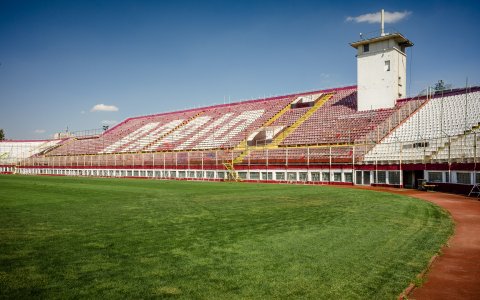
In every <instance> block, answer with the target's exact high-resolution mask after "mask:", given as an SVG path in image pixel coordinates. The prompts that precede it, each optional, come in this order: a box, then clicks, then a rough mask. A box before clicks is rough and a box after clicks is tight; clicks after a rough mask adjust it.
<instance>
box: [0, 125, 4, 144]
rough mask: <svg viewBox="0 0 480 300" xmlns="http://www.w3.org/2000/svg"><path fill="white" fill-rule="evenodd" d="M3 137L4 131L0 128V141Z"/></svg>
mask: <svg viewBox="0 0 480 300" xmlns="http://www.w3.org/2000/svg"><path fill="white" fill-rule="evenodd" d="M4 139H5V133H4V132H3V129H1V128H0V141H3V140H4Z"/></svg>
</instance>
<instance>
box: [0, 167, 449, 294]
mask: <svg viewBox="0 0 480 300" xmlns="http://www.w3.org/2000/svg"><path fill="white" fill-rule="evenodd" d="M452 227H453V225H452V221H451V219H450V217H449V216H448V215H447V214H446V213H445V212H444V211H442V210H441V209H440V208H439V207H437V206H434V205H432V204H430V203H427V202H423V201H420V200H417V199H412V198H407V197H403V196H399V195H391V194H387V193H379V192H371V191H363V190H351V189H344V188H334V187H319V186H295V185H261V184H244V183H243V184H242V183H240V184H234V183H206V182H180V181H153V180H131V179H130V180H123V179H93V178H71V177H70V178H69V177H27V176H0V298H17V299H18V298H166V297H173V298H185V299H192V298H195V299H240V298H242V299H244V298H248V299H251V298H257V299H258V298H261V299H268V298H310V299H393V298H395V297H396V296H397V295H398V294H399V293H400V292H401V291H402V290H403V289H404V288H405V287H406V286H407V285H408V284H409V282H411V281H413V280H414V278H415V276H416V274H418V273H420V272H421V271H422V270H423V269H424V268H425V267H426V265H427V262H428V260H429V259H430V257H431V256H432V255H434V254H435V253H436V252H437V251H438V249H439V247H440V246H441V245H442V244H443V243H444V242H446V240H447V238H448V236H449V235H450V234H451V233H452Z"/></svg>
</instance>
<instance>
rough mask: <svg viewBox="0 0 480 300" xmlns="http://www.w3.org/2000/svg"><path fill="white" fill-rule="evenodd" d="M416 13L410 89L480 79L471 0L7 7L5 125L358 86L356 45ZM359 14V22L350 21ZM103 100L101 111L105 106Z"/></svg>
mask: <svg viewBox="0 0 480 300" xmlns="http://www.w3.org/2000/svg"><path fill="white" fill-rule="evenodd" d="M381 8H384V9H385V10H386V11H388V12H400V13H405V12H406V13H405V15H406V17H405V18H403V19H401V20H398V21H397V22H395V23H393V24H387V25H386V26H387V27H394V28H396V29H397V30H398V31H400V32H402V33H403V34H404V35H405V36H406V37H407V38H409V39H410V40H411V41H413V42H414V44H415V46H414V47H413V48H412V49H411V50H409V51H408V52H407V55H408V59H409V65H408V67H410V66H411V70H409V71H408V75H409V76H410V75H411V77H410V78H409V79H407V80H408V82H411V85H410V87H409V88H408V91H409V92H410V94H412V95H413V94H416V93H418V92H419V91H420V90H422V89H424V88H426V87H427V86H428V85H433V84H434V83H435V82H436V81H437V80H439V79H443V80H444V81H445V82H447V83H451V84H454V85H456V86H463V85H465V80H466V78H467V77H468V78H469V81H470V82H471V83H473V84H477V85H478V84H480V60H479V59H478V53H479V52H480V51H479V47H480V41H479V39H478V35H479V28H480V4H478V3H477V2H474V1H472V2H468V1H463V2H462V1H460V2H458V1H457V2H453V1H397V2H391V3H389V2H385V1H381V2H380V1H379V2H374V1H335V2H333V1H332V2H328V3H322V2H321V1H258V0H257V1H239V0H237V1H31V2H30V1H18V0H15V1H5V0H1V1H0V39H1V40H0V64H1V65H0V128H3V129H4V130H5V131H6V135H7V138H10V139H41V138H47V137H50V136H51V135H52V134H53V133H55V132H59V131H62V130H65V129H66V128H67V126H68V128H69V129H70V130H72V131H75V130H84V129H92V128H100V127H101V126H102V125H103V124H109V125H112V124H114V123H115V122H120V121H122V120H124V119H125V118H127V117H130V116H138V115H145V114H152V113H158V112H165V111H172V110H179V109H184V108H192V107H198V106H205V105H210V104H218V103H223V102H224V99H226V100H225V101H227V102H228V101H239V100H244V99H253V98H259V97H264V96H270V95H279V94H287V93H293V92H297V91H307V90H314V89H321V88H327V87H339V86H345V85H354V84H356V59H355V50H354V49H353V48H351V47H350V46H349V45H348V44H349V43H350V42H353V41H356V40H358V38H359V33H360V32H363V33H367V32H372V31H374V30H378V29H379V24H378V23H374V24H371V23H368V22H359V23H358V22H356V21H355V19H353V18H354V17H358V16H360V15H364V14H367V13H375V12H377V11H379V10H380V9H381ZM348 17H352V18H350V19H348ZM99 104H103V106H100V107H98V106H97V108H98V109H93V108H94V106H95V105H99Z"/></svg>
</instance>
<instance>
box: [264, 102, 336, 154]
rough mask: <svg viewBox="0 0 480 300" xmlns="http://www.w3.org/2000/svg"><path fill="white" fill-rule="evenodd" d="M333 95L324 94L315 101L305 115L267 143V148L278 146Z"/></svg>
mask: <svg viewBox="0 0 480 300" xmlns="http://www.w3.org/2000/svg"><path fill="white" fill-rule="evenodd" d="M332 97H333V93H329V94H325V95H323V96H322V97H321V98H320V100H318V101H317V103H315V105H313V106H312V107H311V108H310V109H309V110H307V111H306V112H305V114H304V115H303V116H301V117H300V118H298V119H297V120H296V121H295V123H293V124H292V125H291V126H290V127H288V128H287V129H285V130H284V131H283V132H281V133H280V134H279V135H277V137H275V138H274V139H273V141H272V142H271V143H270V144H269V145H267V148H276V147H277V146H278V145H279V144H280V143H281V142H282V141H283V140H284V139H285V138H286V137H287V136H288V135H289V134H290V133H292V132H293V131H295V129H297V128H298V127H299V126H300V125H302V124H303V122H305V121H306V120H307V119H308V118H310V117H311V116H312V115H313V114H314V113H315V112H316V111H317V110H318V109H319V108H320V107H322V106H323V105H324V104H325V103H326V102H327V101H328V100H329V99H330V98H332Z"/></svg>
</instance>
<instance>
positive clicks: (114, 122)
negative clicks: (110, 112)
mask: <svg viewBox="0 0 480 300" xmlns="http://www.w3.org/2000/svg"><path fill="white" fill-rule="evenodd" d="M114 124H117V121H115V120H102V125H114Z"/></svg>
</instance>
